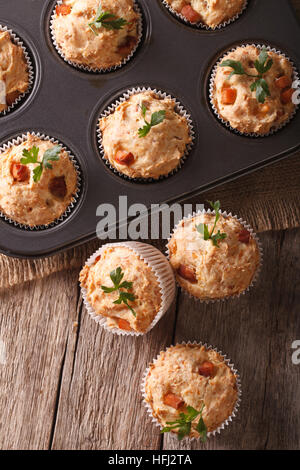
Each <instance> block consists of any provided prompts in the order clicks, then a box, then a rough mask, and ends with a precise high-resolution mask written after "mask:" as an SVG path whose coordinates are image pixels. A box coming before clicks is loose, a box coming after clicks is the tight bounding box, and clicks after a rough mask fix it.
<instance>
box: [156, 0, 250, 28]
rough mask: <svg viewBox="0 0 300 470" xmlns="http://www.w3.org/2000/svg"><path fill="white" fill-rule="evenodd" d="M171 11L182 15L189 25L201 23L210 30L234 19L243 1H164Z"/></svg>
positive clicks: (243, 3) (241, 8) (243, 4)
mask: <svg viewBox="0 0 300 470" xmlns="http://www.w3.org/2000/svg"><path fill="white" fill-rule="evenodd" d="M165 1H166V3H167V4H169V5H170V7H171V8H172V10H174V11H175V12H177V13H178V14H180V15H182V16H183V17H184V18H185V19H186V20H187V21H189V22H190V23H202V24H205V25H206V26H209V27H210V28H216V27H217V26H219V25H221V24H223V23H225V22H227V21H228V20H231V19H233V18H235V17H236V15H237V14H239V13H240V12H241V11H242V10H243V7H244V6H245V4H246V2H245V0H207V1H205V2H203V1H202V0H165Z"/></svg>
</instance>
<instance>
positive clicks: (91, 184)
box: [0, 0, 300, 258]
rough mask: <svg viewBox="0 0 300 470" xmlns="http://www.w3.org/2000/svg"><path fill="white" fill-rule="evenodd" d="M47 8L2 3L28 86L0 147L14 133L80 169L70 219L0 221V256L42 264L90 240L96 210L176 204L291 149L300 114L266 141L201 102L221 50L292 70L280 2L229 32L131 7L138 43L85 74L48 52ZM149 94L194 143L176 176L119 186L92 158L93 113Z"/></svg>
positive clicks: (289, 16) (287, 21)
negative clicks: (276, 56)
mask: <svg viewBox="0 0 300 470" xmlns="http://www.w3.org/2000/svg"><path fill="white" fill-rule="evenodd" d="M55 3H56V2H55V1H53V0H51V1H49V2H48V1H47V2H45V1H44V0H36V1H34V2H32V0H22V1H20V0H7V1H1V3H0V24H2V25H7V26H8V27H9V28H11V29H13V30H14V31H15V32H16V33H17V35H19V36H20V37H21V38H22V39H24V41H25V42H26V44H27V46H28V47H29V48H30V51H31V54H32V56H33V59H34V65H35V68H36V81H35V85H34V90H33V92H32V93H31V95H30V97H29V98H28V99H27V100H26V101H25V102H24V103H23V104H22V105H21V106H20V107H19V108H18V109H17V110H15V111H14V112H12V113H10V114H8V115H7V116H4V117H1V118H0V145H1V144H2V143H4V142H5V141H6V140H8V139H10V138H11V137H14V136H16V135H19V134H22V133H23V132H24V131H27V130H33V131H36V132H42V133H45V134H47V135H50V136H53V137H56V138H57V139H58V140H60V141H62V142H63V143H64V144H65V145H66V146H67V147H69V148H70V149H71V151H72V152H73V154H74V155H75V156H76V157H77V159H78V160H79V162H80V164H81V169H82V176H83V190H82V194H81V198H80V201H79V203H78V204H77V206H76V208H75V210H74V211H73V212H72V214H71V215H70V216H69V217H68V218H67V219H66V220H65V221H64V222H62V223H60V224H59V225H57V226H56V227H53V228H50V229H48V230H44V231H41V232H38V231H36V232H34V231H24V230H21V229H19V228H17V227H14V226H13V225H11V224H9V223H7V222H5V221H4V220H3V219H1V220H0V251H1V252H2V253H5V254H7V255H10V256H17V257H28V258H30V257H42V256H47V255H50V254H54V253H56V252H58V251H60V250H64V249H67V248H70V247H72V246H75V245H78V244H80V243H83V242H85V241H87V240H89V239H92V238H94V237H95V231H96V224H97V222H98V221H99V219H98V218H97V217H96V208H97V206H98V205H99V204H101V203H112V204H114V205H115V206H116V207H118V198H119V195H127V197H128V204H133V203H137V202H139V203H143V204H145V205H146V206H147V207H150V205H151V204H155V203H163V202H174V201H178V200H183V199H184V198H187V196H189V195H195V194H197V193H200V192H201V191H203V190H206V189H207V188H211V187H213V186H215V185H217V184H219V183H223V182H225V181H227V180H230V179H233V178H236V177H238V176H240V175H243V174H245V173H247V172H250V171H253V170H254V169H257V168H259V167H262V166H264V165H267V164H270V163H272V162H275V161H277V160H279V159H281V158H284V157H287V156H288V155H291V154H293V153H295V152H296V151H297V150H298V149H299V148H300V132H299V130H300V112H298V113H297V114H296V116H295V117H294V119H293V120H292V121H291V122H290V123H289V124H288V125H287V126H286V127H284V128H283V129H282V130H280V131H279V132H277V133H276V134H274V135H273V136H269V137H264V138H249V137H242V136H239V135H236V134H234V133H233V132H231V131H230V130H228V129H226V128H225V127H224V126H223V125H222V124H221V123H220V122H219V121H218V120H217V118H216V117H215V115H214V114H213V112H212V111H211V109H210V105H209V102H208V79H209V73H210V71H211V69H212V67H213V65H214V63H215V61H216V59H217V58H218V57H219V56H220V55H221V54H222V53H223V52H224V51H226V50H227V49H229V48H231V47H232V46H234V45H237V44H240V43H244V42H259V43H267V44H270V45H271V46H273V47H276V48H277V49H278V50H281V51H282V52H284V53H285V54H286V55H287V56H289V57H290V58H291V60H292V61H293V62H294V64H295V65H296V67H297V68H298V69H299V66H300V50H299V43H300V28H299V24H298V21H297V18H296V16H295V14H294V11H293V10H292V7H291V5H290V2H289V1H286V0H276V1H274V0H250V1H249V5H248V8H247V9H246V10H245V12H244V13H243V14H242V15H241V17H240V18H239V19H238V20H237V21H235V22H234V23H232V24H231V25H229V26H227V27H226V28H223V29H221V30H216V31H205V30H198V29H195V28H192V27H189V26H187V25H185V24H183V23H181V22H180V21H178V20H177V19H176V18H174V17H173V16H172V15H171V14H170V13H169V12H168V10H167V9H166V8H165V7H164V6H163V5H162V3H161V1H160V0H150V1H149V0H138V3H139V5H140V7H141V9H142V11H143V14H144V29H145V33H144V38H143V42H142V44H141V46H140V47H139V49H138V51H137V53H136V54H135V56H134V58H133V59H132V60H131V61H130V62H129V63H128V64H127V65H126V66H124V67H123V68H121V69H120V70H118V71H116V72H112V73H108V74H102V75H99V74H90V73H86V72H81V71H79V70H76V69H74V68H72V67H71V66H69V65H68V64H66V63H65V62H64V61H63V59H61V58H60V57H59V55H58V54H57V52H56V51H55V49H54V47H53V45H52V42H51V39H50V34H49V18H50V14H51V12H52V10H53V8H54V5H55ZM135 86H150V87H152V88H159V89H160V90H164V91H167V92H168V93H170V94H171V95H173V96H174V97H176V98H177V99H178V100H179V101H181V103H182V104H183V106H184V107H185V108H186V109H187V110H188V111H189V112H190V114H191V116H192V119H193V122H194V127H195V132H196V141H195V145H194V147H193V149H192V151H191V153H190V155H189V156H188V158H187V160H186V162H185V163H184V165H183V166H182V168H181V169H180V170H179V171H178V172H177V173H176V174H175V175H173V176H171V177H169V178H167V179H164V180H161V181H158V182H154V183H148V184H145V183H136V182H129V181H125V180H124V179H123V178H121V177H119V176H117V175H115V174H113V173H112V172H111V171H110V170H109V169H108V168H107V167H106V165H105V164H104V162H103V161H102V160H101V158H100V153H99V149H98V146H97V140H96V123H97V118H98V116H99V113H100V112H101V111H102V110H103V109H104V108H105V106H107V104H109V103H110V102H111V101H113V100H114V99H115V98H117V97H118V96H119V95H120V94H122V92H123V91H124V90H126V89H127V88H132V87H135Z"/></svg>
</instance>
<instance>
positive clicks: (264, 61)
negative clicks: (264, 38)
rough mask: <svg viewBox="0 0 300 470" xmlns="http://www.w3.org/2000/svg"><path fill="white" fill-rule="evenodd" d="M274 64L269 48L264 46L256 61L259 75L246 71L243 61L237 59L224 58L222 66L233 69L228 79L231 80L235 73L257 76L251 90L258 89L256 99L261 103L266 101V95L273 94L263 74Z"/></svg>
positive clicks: (255, 64)
mask: <svg viewBox="0 0 300 470" xmlns="http://www.w3.org/2000/svg"><path fill="white" fill-rule="evenodd" d="M272 65H273V60H272V59H270V58H269V56H268V52H267V49H266V48H265V47H263V48H262V50H261V53H260V54H259V57H258V60H256V61H255V62H254V67H255V68H256V70H257V72H258V74H257V75H251V74H249V73H247V72H245V70H244V67H243V65H242V64H241V62H239V61H236V60H231V59H228V60H224V61H223V62H222V63H221V64H220V66H221V67H231V68H232V69H233V70H232V72H231V74H230V75H229V77H228V80H230V78H231V77H232V76H233V75H247V76H248V77H252V78H256V80H255V82H253V83H252V84H251V85H250V90H251V91H256V99H257V101H258V102H259V103H264V102H265V100H266V97H267V96H270V95H271V93H270V89H269V85H268V83H267V82H266V80H265V79H264V78H263V76H264V74H265V73H267V72H268V71H269V70H270V68H271V67H272Z"/></svg>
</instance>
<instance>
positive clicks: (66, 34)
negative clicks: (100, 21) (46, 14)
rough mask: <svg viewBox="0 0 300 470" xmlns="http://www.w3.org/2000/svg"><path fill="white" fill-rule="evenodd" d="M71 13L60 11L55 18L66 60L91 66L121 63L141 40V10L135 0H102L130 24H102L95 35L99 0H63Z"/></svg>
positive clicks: (104, 9)
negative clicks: (110, 26) (93, 27)
mask: <svg viewBox="0 0 300 470" xmlns="http://www.w3.org/2000/svg"><path fill="white" fill-rule="evenodd" d="M63 4H64V5H67V6H70V7H71V11H70V13H68V14H57V13H56V15H55V18H54V21H53V32H54V35H55V39H56V42H57V44H58V46H59V47H60V49H61V51H62V53H63V54H64V56H65V58H66V59H67V60H70V61H71V62H74V63H76V64H79V65H84V66H87V67H90V68H93V69H95V68H97V69H99V68H109V67H112V66H116V65H119V64H120V63H121V62H122V61H123V59H125V58H126V57H128V56H129V54H130V52H131V51H132V50H133V48H134V47H135V46H136V44H137V41H138V14H137V13H136V12H135V10H134V8H133V7H134V2H133V0H118V2H115V1H113V0H103V1H102V2H101V4H102V9H103V11H105V12H109V13H111V14H114V15H116V16H117V17H118V18H123V19H125V20H126V21H127V24H126V25H125V26H124V27H123V28H122V29H119V30H108V29H106V28H103V27H102V28H99V29H98V35H95V34H94V33H93V31H92V30H91V29H90V27H89V23H91V22H92V21H94V19H95V16H96V13H97V10H98V6H99V1H98V0H64V2H63Z"/></svg>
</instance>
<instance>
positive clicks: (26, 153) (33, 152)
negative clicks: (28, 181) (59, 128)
mask: <svg viewBox="0 0 300 470" xmlns="http://www.w3.org/2000/svg"><path fill="white" fill-rule="evenodd" d="M39 151H40V149H39V148H38V147H35V146H33V147H32V148H31V149H29V150H27V149H24V150H23V153H22V154H23V158H21V160H20V162H21V163H22V165H29V164H30V163H38V166H36V167H35V168H34V170H33V181H34V182H35V183H38V182H39V181H40V179H41V176H42V174H43V169H44V168H46V169H49V170H52V168H53V167H52V165H51V164H50V163H49V161H58V160H59V154H60V152H61V147H60V146H59V145H55V146H54V147H52V148H50V149H48V150H46V151H45V153H44V155H43V159H42V161H41V162H39V161H38V155H39Z"/></svg>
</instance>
